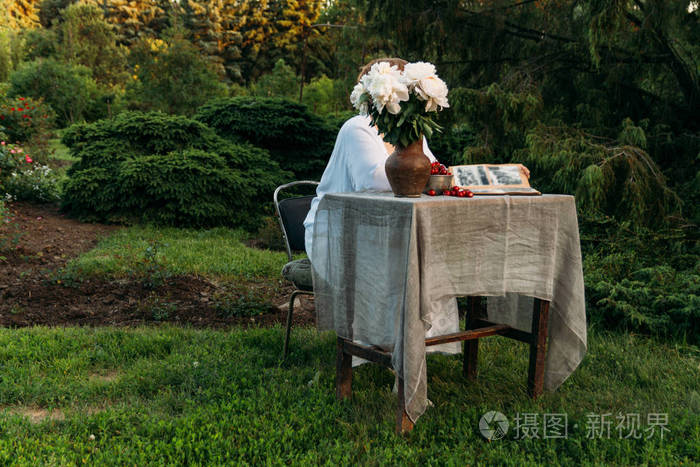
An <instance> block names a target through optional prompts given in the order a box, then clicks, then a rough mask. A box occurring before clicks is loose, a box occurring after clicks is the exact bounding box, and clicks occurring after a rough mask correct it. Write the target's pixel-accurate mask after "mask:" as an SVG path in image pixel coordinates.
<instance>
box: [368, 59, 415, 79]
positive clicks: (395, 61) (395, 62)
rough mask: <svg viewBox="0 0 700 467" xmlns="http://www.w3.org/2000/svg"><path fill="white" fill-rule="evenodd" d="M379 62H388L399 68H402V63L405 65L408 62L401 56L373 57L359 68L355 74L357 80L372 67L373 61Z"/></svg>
mask: <svg viewBox="0 0 700 467" xmlns="http://www.w3.org/2000/svg"><path fill="white" fill-rule="evenodd" d="M379 62H389V65H392V66H396V67H397V68H398V69H399V70H403V67H404V65H406V64H407V63H408V62H407V61H406V60H404V59H403V58H396V57H385V58H375V59H374V60H372V61H371V62H369V63H367V64H366V65H365V66H363V67H362V68H360V74H359V75H357V82H358V83H359V82H360V79H361V78H362V77H363V76H364V75H366V74H367V73H369V70H370V69H371V68H372V65H374V64H375V63H379Z"/></svg>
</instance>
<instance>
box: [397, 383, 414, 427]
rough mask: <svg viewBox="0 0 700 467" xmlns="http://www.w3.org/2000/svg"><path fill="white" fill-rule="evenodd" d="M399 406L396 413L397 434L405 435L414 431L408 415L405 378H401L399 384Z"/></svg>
mask: <svg viewBox="0 0 700 467" xmlns="http://www.w3.org/2000/svg"><path fill="white" fill-rule="evenodd" d="M398 386H399V387H398V392H399V406H398V408H397V411H396V433H398V434H404V433H408V432H410V431H411V430H413V422H412V421H411V419H410V418H409V417H408V414H407V413H406V399H405V398H404V394H403V390H404V387H403V378H399V384H398Z"/></svg>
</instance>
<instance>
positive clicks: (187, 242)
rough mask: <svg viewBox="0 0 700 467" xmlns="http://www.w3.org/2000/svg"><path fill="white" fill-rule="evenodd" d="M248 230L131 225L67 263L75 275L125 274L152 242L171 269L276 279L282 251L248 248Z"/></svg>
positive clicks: (283, 259) (215, 275)
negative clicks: (246, 242) (246, 241)
mask: <svg viewBox="0 0 700 467" xmlns="http://www.w3.org/2000/svg"><path fill="white" fill-rule="evenodd" d="M248 236H249V234H247V233H246V232H245V231H242V230H232V229H227V228H223V227H221V228H216V229H211V230H191V229H176V228H162V227H159V228H156V227H148V226H145V227H140V226H137V227H130V228H127V229H123V230H120V231H118V232H117V233H115V234H113V235H111V236H109V237H107V238H105V239H104V240H102V241H101V242H100V243H99V245H97V248H95V249H93V250H92V251H89V252H87V253H85V254H83V255H81V256H80V257H79V258H77V259H75V260H73V261H71V263H70V264H69V265H68V269H69V270H70V271H72V272H73V273H76V274H78V275H106V276H110V277H117V278H118V277H123V276H126V275H128V274H129V273H130V272H131V271H133V270H134V268H136V267H137V265H138V263H140V262H143V260H144V258H145V256H147V250H148V249H149V248H151V250H148V251H151V252H153V255H155V260H156V261H157V262H158V264H160V265H161V266H162V267H164V268H165V269H166V270H167V271H168V272H169V273H171V274H194V275H201V276H206V277H209V278H216V279H223V280H237V279H265V278H272V279H274V280H279V278H280V277H281V276H280V271H281V270H282V266H284V264H285V263H286V262H287V255H286V253H284V252H278V251H269V250H261V249H256V248H249V247H247V246H246V245H245V244H244V242H245V240H246V238H247V237H248Z"/></svg>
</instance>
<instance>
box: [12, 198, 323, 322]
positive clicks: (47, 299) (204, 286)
mask: <svg viewBox="0 0 700 467" xmlns="http://www.w3.org/2000/svg"><path fill="white" fill-rule="evenodd" d="M8 208H9V210H10V212H11V220H10V222H9V223H6V224H4V225H0V326H4V327H23V326H34V325H46V326H68V325H85V326H136V325H143V324H148V323H160V322H171V323H178V324H183V325H191V326H196V327H228V326H232V325H245V326H271V325H274V324H276V323H284V322H285V320H286V302H287V300H288V299H289V296H290V294H291V292H292V290H293V287H292V286H291V285H289V286H285V287H281V288H279V289H276V290H274V291H269V294H268V295H269V296H272V297H273V299H272V300H271V301H270V305H269V306H268V307H267V312H265V313H263V314H260V315H257V316H253V317H240V316H228V315H227V314H226V313H222V311H221V307H219V306H217V304H216V303H215V301H214V300H213V297H216V296H217V293H218V292H220V289H219V286H218V285H216V284H213V283H212V282H210V281H208V280H206V279H204V278H202V277H195V276H177V277H171V278H168V279H166V280H165V281H164V283H163V284H162V285H161V286H159V287H155V288H151V287H146V286H144V284H143V283H142V282H140V281H137V280H123V281H113V280H105V279H98V278H89V279H85V280H83V281H81V282H70V283H66V281H61V268H63V267H64V266H65V265H66V263H67V262H68V261H69V260H70V259H71V258H74V257H76V256H78V255H79V254H81V253H82V252H85V251H88V250H90V249H92V248H94V246H95V245H96V244H97V242H98V241H99V239H100V238H102V237H104V236H106V235H109V234H110V233H112V232H114V231H115V230H116V229H118V228H119V227H117V226H109V225H101V224H86V223H82V222H79V221H77V220H74V219H70V218H68V217H66V216H65V215H63V214H62V213H60V212H59V211H58V209H57V208H56V207H55V206H48V205H31V204H26V203H11V204H9V205H8ZM248 286H249V287H255V288H259V287H261V285H260V284H255V283H250V284H248ZM278 305H283V306H281V307H280V306H278ZM313 322H314V311H313V300H309V299H305V298H302V300H301V306H299V307H296V308H295V310H294V325H295V326H298V325H311V324H313Z"/></svg>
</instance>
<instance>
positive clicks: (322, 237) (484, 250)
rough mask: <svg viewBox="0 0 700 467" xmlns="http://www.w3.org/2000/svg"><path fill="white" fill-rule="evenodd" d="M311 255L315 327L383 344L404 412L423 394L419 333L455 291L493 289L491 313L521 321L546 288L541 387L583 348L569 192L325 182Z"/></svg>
mask: <svg viewBox="0 0 700 467" xmlns="http://www.w3.org/2000/svg"><path fill="white" fill-rule="evenodd" d="M312 257H313V258H314V261H313V267H312V269H313V281H314V292H315V297H316V298H315V303H316V310H317V326H318V328H319V329H320V330H335V331H336V333H337V334H338V336H340V337H345V338H348V339H352V340H355V341H359V342H363V343H367V344H371V345H377V346H379V347H381V348H382V349H384V350H386V351H389V352H391V354H392V366H393V368H394V370H395V371H396V372H397V373H398V375H399V376H400V377H402V378H403V379H404V400H405V401H406V413H407V414H408V416H409V417H410V418H411V420H413V421H414V422H415V421H416V420H417V419H418V417H420V415H422V414H423V412H424V411H425V409H426V406H427V370H426V348H425V334H426V331H427V330H429V329H430V328H431V326H432V325H433V323H437V321H436V320H440V319H445V318H446V317H445V313H447V312H449V311H448V310H450V309H453V308H451V307H450V306H449V305H450V303H451V302H452V301H453V300H454V297H457V296H477V295H481V296H490V297H497V298H495V299H492V298H489V303H488V315H489V320H490V321H493V322H496V323H502V324H509V325H511V326H513V327H516V328H518V329H521V330H523V331H527V332H529V331H530V323H531V317H532V306H531V305H532V298H531V297H537V298H540V299H543V300H549V301H550V302H551V305H550V318H549V346H548V351H547V357H546V362H545V379H544V383H545V389H547V390H550V391H551V390H554V389H556V388H557V387H558V386H559V385H560V384H561V383H562V382H563V381H564V380H565V379H566V378H567V377H568V376H569V375H570V374H571V373H572V372H573V371H574V369H576V367H577V366H578V365H579V363H580V362H581V360H582V359H583V356H584V354H585V352H586V313H585V303H584V286H583V271H582V264H581V250H580V243H579V233H578V221H577V217H576V207H575V203H574V198H573V197H571V196H565V195H544V196H488V197H487V196H484V197H474V198H453V197H442V196H441V197H428V196H425V195H423V196H422V197H421V198H396V197H394V196H393V194H391V193H338V194H327V195H326V196H325V197H324V198H323V199H322V200H321V202H320V204H319V208H318V211H317V213H316V219H315V223H314V238H313V252H312Z"/></svg>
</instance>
